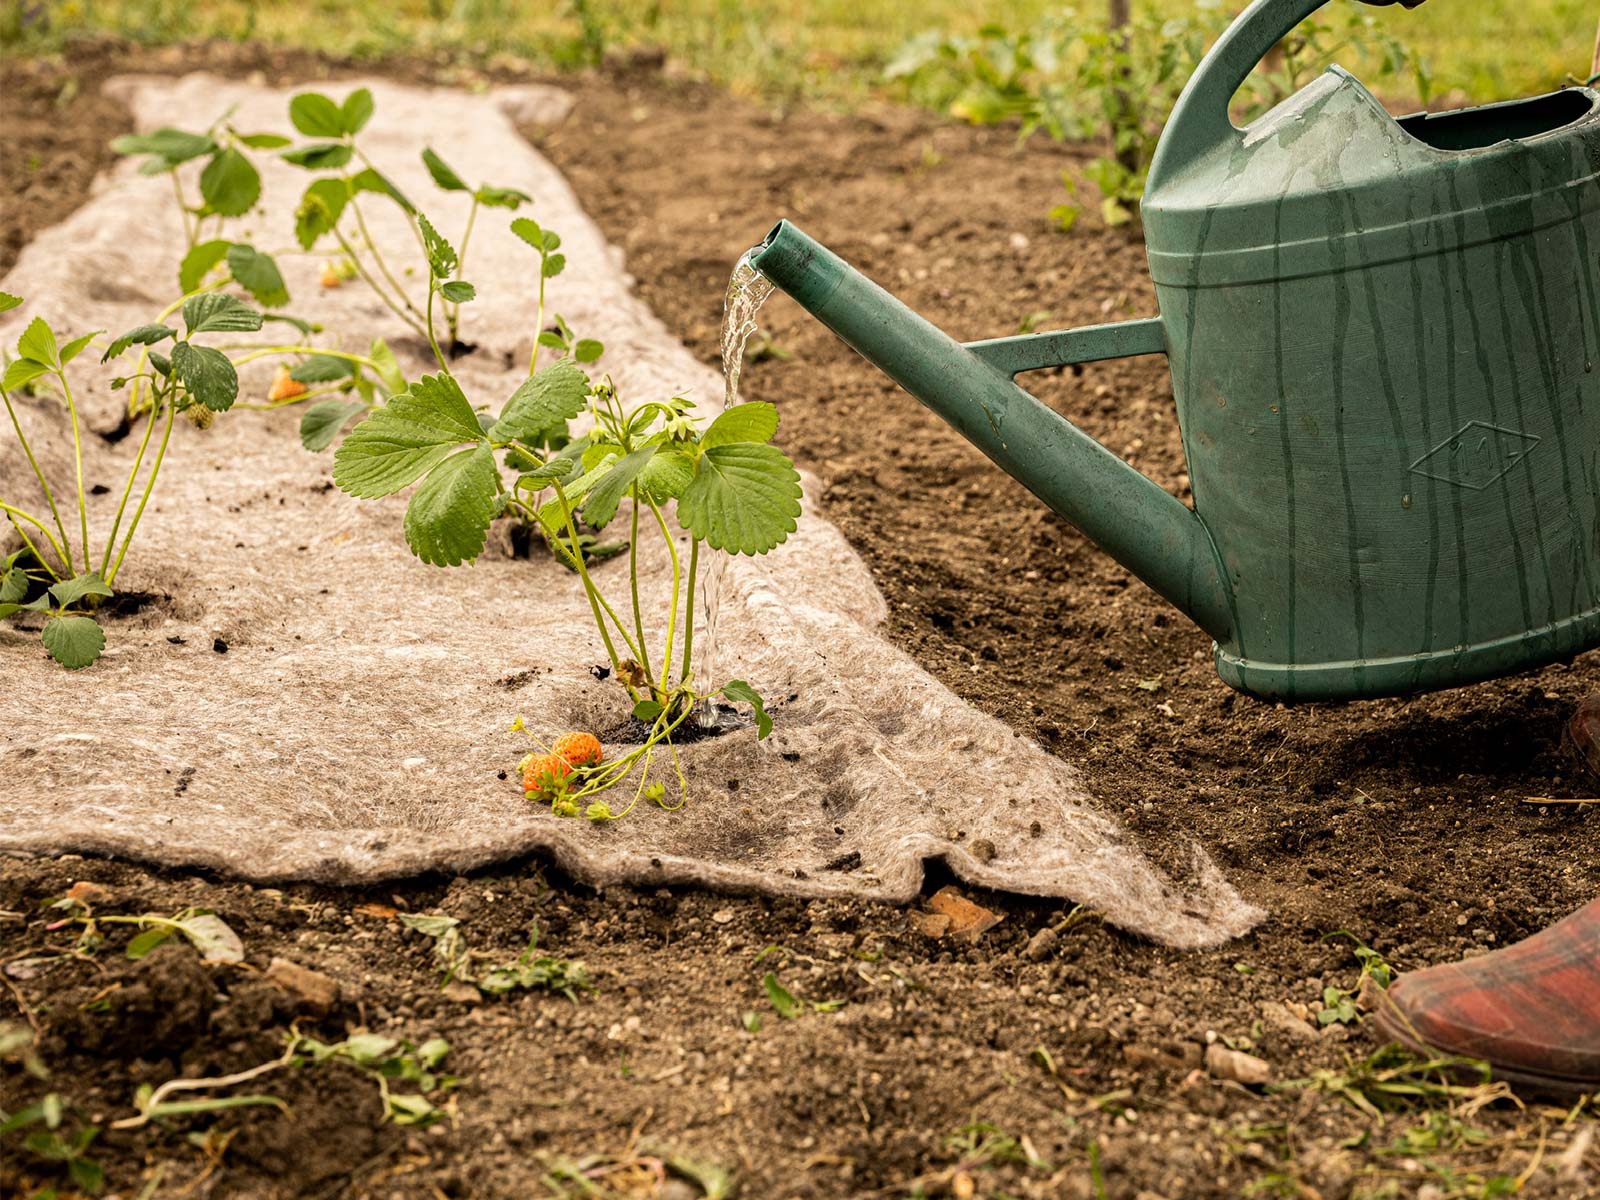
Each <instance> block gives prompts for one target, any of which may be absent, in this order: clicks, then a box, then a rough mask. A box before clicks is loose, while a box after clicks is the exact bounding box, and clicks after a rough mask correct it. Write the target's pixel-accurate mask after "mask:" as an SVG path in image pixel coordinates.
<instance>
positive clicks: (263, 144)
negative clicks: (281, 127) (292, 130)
mask: <svg viewBox="0 0 1600 1200" xmlns="http://www.w3.org/2000/svg"><path fill="white" fill-rule="evenodd" d="M236 136H237V137H238V139H239V141H240V142H241V143H242V144H243V145H246V146H249V147H250V149H252V150H282V149H283V148H284V147H285V146H287V145H289V139H288V138H286V137H284V136H283V135H282V134H281V133H241V134H237V135H236Z"/></svg>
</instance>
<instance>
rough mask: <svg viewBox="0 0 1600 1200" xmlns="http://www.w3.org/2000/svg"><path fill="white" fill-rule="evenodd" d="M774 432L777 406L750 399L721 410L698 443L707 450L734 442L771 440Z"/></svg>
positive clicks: (775, 431) (776, 427)
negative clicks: (745, 402) (744, 402)
mask: <svg viewBox="0 0 1600 1200" xmlns="http://www.w3.org/2000/svg"><path fill="white" fill-rule="evenodd" d="M777 432H778V406H777V405H776V404H768V403H767V402H766V401H765V400H752V401H750V402H749V403H747V404H735V405H734V406H733V407H732V408H730V409H727V410H725V411H724V412H722V413H721V414H720V415H719V416H718V417H717V419H716V420H715V421H712V422H711V424H710V425H709V426H708V427H707V428H706V431H705V433H704V434H703V435H702V436H701V438H700V445H701V446H702V447H704V448H705V449H707V450H709V449H711V447H713V446H727V445H732V444H733V443H735V442H770V441H771V440H772V435H773V434H775V433H777Z"/></svg>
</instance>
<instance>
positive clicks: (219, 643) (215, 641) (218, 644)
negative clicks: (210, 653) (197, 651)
mask: <svg viewBox="0 0 1600 1200" xmlns="http://www.w3.org/2000/svg"><path fill="white" fill-rule="evenodd" d="M211 648H212V649H213V650H215V651H216V652H217V653H218V654H226V653H227V652H228V643H227V642H225V641H223V640H222V639H221V638H212V639H211Z"/></svg>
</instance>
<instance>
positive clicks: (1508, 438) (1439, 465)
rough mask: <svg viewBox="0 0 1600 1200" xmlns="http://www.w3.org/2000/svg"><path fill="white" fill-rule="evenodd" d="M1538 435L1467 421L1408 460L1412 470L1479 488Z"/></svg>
mask: <svg viewBox="0 0 1600 1200" xmlns="http://www.w3.org/2000/svg"><path fill="white" fill-rule="evenodd" d="M1538 444H1539V438H1538V437H1537V436H1536V435H1534V434H1531V433H1521V432H1519V431H1518V430H1515V429H1506V428H1504V427H1503V426H1500V425H1490V424H1489V423H1488V422H1487V421H1468V422H1467V423H1466V424H1465V425H1463V426H1462V427H1461V428H1460V429H1459V430H1457V431H1456V432H1455V434H1454V435H1452V436H1451V437H1449V438H1447V439H1446V440H1445V441H1443V442H1440V443H1439V444H1438V445H1437V446H1435V447H1434V448H1433V449H1432V450H1429V451H1428V452H1427V453H1426V454H1424V455H1423V456H1422V457H1421V458H1419V459H1417V461H1416V462H1414V463H1412V464H1411V470H1412V473H1413V474H1416V475H1425V476H1427V477H1428V478H1429V479H1438V480H1441V481H1442V482H1444V483H1453V484H1455V486H1456V487H1464V488H1470V489H1471V490H1472V491H1474V492H1481V491H1483V489H1484V488H1486V487H1488V486H1489V485H1490V484H1491V483H1494V482H1495V481H1496V480H1497V479H1499V478H1500V477H1501V476H1502V475H1504V474H1505V473H1506V472H1507V471H1509V470H1511V468H1512V467H1514V466H1516V465H1517V464H1518V463H1519V462H1521V461H1522V460H1523V459H1525V458H1527V457H1528V455H1529V454H1530V453H1532V451H1533V448H1534V447H1535V446H1537V445H1538Z"/></svg>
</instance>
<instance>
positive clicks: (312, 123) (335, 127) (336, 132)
mask: <svg viewBox="0 0 1600 1200" xmlns="http://www.w3.org/2000/svg"><path fill="white" fill-rule="evenodd" d="M289 121H290V123H291V124H293V125H294V127H295V128H296V129H298V130H299V131H300V132H301V133H303V134H305V135H306V136H307V137H320V138H336V137H343V136H344V132H345V124H344V114H343V113H341V112H340V111H339V106H338V105H337V104H335V103H334V102H333V101H332V100H330V99H329V98H328V97H327V96H324V95H323V94H322V93H321V92H301V93H300V94H299V95H298V96H296V97H294V98H293V99H292V100H290V101H289Z"/></svg>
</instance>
